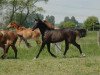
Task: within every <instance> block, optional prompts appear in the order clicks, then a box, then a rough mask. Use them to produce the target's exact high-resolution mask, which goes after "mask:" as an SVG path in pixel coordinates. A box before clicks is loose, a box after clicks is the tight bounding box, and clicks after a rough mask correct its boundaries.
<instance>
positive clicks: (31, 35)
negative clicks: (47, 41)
mask: <svg viewBox="0 0 100 75" xmlns="http://www.w3.org/2000/svg"><path fill="white" fill-rule="evenodd" d="M7 27H8V28H15V29H16V32H17V34H18V35H21V36H23V37H24V38H25V39H34V40H35V41H36V43H37V44H41V41H40V39H39V37H40V35H41V33H40V30H39V29H38V28H37V29H35V30H34V31H32V29H31V28H25V27H22V26H20V25H18V24H17V23H16V22H12V23H10V24H9V25H8V26H7ZM21 41H22V39H20V41H19V44H20V43H21Z"/></svg>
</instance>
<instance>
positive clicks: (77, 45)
mask: <svg viewBox="0 0 100 75" xmlns="http://www.w3.org/2000/svg"><path fill="white" fill-rule="evenodd" d="M72 44H73V45H74V46H76V47H77V48H78V49H79V52H80V54H81V55H82V56H85V54H84V53H83V52H82V50H81V47H80V45H79V44H77V43H76V42H73V43H72Z"/></svg>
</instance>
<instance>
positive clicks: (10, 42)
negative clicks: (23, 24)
mask: <svg viewBox="0 0 100 75" xmlns="http://www.w3.org/2000/svg"><path fill="white" fill-rule="evenodd" d="M17 39H18V35H17V34H16V33H15V32H13V31H8V30H0V47H1V48H3V52H4V53H3V55H2V56H1V58H2V59H4V58H5V57H6V56H7V53H8V49H9V47H10V46H11V47H12V49H13V50H14V53H15V58H17V48H16V46H15V44H16V41H17Z"/></svg>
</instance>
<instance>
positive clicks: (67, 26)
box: [60, 21, 76, 28]
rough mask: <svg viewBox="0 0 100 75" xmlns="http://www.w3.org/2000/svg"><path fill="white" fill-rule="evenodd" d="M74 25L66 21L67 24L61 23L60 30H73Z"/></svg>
mask: <svg viewBox="0 0 100 75" xmlns="http://www.w3.org/2000/svg"><path fill="white" fill-rule="evenodd" d="M75 25H76V24H75V23H74V22H71V21H68V22H62V23H61V25H60V28H75Z"/></svg>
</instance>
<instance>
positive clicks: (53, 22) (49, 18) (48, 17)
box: [45, 15, 55, 25]
mask: <svg viewBox="0 0 100 75" xmlns="http://www.w3.org/2000/svg"><path fill="white" fill-rule="evenodd" d="M45 19H46V20H48V21H49V22H50V23H52V24H53V25H55V17H54V16H52V15H51V16H49V15H48V16H46V18H45Z"/></svg>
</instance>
